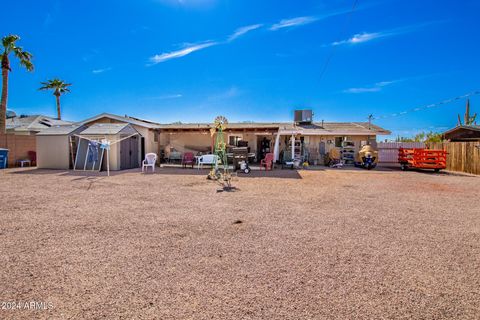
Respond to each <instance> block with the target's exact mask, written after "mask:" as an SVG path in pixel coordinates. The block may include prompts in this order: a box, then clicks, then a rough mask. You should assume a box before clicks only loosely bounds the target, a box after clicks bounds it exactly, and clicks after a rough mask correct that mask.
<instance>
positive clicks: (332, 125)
mask: <svg viewBox="0 0 480 320" xmlns="http://www.w3.org/2000/svg"><path fill="white" fill-rule="evenodd" d="M213 126H214V125H213V124H211V123H186V124H183V123H181V124H175V123H173V124H162V125H159V126H158V128H159V129H164V130H168V129H169V130H195V129H203V130H208V129H210V128H212V127H213ZM229 129H234V130H235V129H260V130H261V129H265V130H268V129H273V130H280V131H281V132H284V133H285V134H288V133H287V132H295V133H300V134H310V135H322V134H325V135H332V134H339V135H372V134H375V135H377V134H378V135H387V134H390V131H388V130H385V129H383V128H381V127H379V126H377V125H374V124H371V125H370V129H369V124H368V122H324V123H323V124H322V123H312V124H310V125H294V124H293V123H288V122H271V123H257V122H246V123H244V122H240V123H229V124H227V128H226V130H229Z"/></svg>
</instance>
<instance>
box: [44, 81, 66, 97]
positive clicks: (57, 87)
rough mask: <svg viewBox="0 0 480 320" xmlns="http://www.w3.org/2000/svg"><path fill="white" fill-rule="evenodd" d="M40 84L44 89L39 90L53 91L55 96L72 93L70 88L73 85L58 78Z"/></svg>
mask: <svg viewBox="0 0 480 320" xmlns="http://www.w3.org/2000/svg"><path fill="white" fill-rule="evenodd" d="M40 84H41V85H42V87H40V88H39V90H53V94H54V95H60V94H63V93H67V92H70V89H68V87H69V86H71V85H72V84H71V83H66V82H65V81H63V80H60V79H58V78H55V79H51V80H47V81H46V82H40Z"/></svg>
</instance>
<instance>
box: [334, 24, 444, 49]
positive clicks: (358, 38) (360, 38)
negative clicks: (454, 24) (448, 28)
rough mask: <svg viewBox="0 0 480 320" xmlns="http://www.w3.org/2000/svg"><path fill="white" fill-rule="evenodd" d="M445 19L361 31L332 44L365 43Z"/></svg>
mask: <svg viewBox="0 0 480 320" xmlns="http://www.w3.org/2000/svg"><path fill="white" fill-rule="evenodd" d="M441 22H445V21H429V22H425V23H421V24H416V25H411V26H406V27H401V28H395V29H390V30H385V31H379V32H371V33H369V32H362V33H357V34H355V35H354V36H353V37H351V38H349V39H346V40H341V41H335V42H332V44H331V45H332V46H339V45H355V44H360V43H365V42H368V41H372V40H375V39H380V38H387V37H391V36H397V35H401V34H405V33H409V32H414V31H416V30H418V29H420V28H423V27H426V26H428V25H432V24H436V23H441Z"/></svg>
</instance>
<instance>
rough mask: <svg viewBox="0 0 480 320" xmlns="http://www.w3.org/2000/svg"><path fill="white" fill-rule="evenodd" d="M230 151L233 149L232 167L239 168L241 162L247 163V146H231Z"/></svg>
mask: <svg viewBox="0 0 480 320" xmlns="http://www.w3.org/2000/svg"><path fill="white" fill-rule="evenodd" d="M232 151H233V167H234V169H235V170H239V169H240V163H241V162H246V163H248V148H247V147H241V148H238V147H237V148H233V149H232Z"/></svg>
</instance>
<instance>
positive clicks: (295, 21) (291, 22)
mask: <svg viewBox="0 0 480 320" xmlns="http://www.w3.org/2000/svg"><path fill="white" fill-rule="evenodd" d="M317 20H319V18H318V17H313V16H305V17H296V18H291V19H282V20H280V22H278V23H275V24H273V25H272V26H271V27H270V30H271V31H277V30H280V29H284V28H291V27H296V26H301V25H306V24H309V23H312V22H315V21H317Z"/></svg>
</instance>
